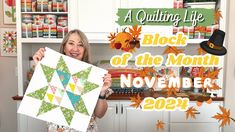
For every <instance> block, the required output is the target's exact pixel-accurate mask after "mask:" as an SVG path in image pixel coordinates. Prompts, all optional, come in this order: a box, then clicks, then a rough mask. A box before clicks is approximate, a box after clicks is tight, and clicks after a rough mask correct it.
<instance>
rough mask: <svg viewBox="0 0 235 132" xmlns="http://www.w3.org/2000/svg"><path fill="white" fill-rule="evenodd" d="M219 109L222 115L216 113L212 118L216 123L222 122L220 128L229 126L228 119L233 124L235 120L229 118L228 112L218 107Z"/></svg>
mask: <svg viewBox="0 0 235 132" xmlns="http://www.w3.org/2000/svg"><path fill="white" fill-rule="evenodd" d="M219 108H220V111H221V112H222V113H221V114H220V113H217V114H216V115H214V116H213V117H212V118H215V119H216V120H218V122H220V121H222V122H221V124H220V127H223V126H226V125H230V119H231V120H232V121H234V122H235V119H233V118H231V117H230V110H228V111H227V110H226V108H224V107H222V106H219Z"/></svg>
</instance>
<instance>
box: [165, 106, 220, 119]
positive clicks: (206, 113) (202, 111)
mask: <svg viewBox="0 0 235 132" xmlns="http://www.w3.org/2000/svg"><path fill="white" fill-rule="evenodd" d="M219 105H222V102H213V103H212V104H207V103H203V104H202V106H201V107H199V108H198V107H197V105H196V103H195V102H190V106H189V107H191V106H193V107H194V108H196V109H197V110H198V111H197V113H196V119H192V118H189V119H186V116H185V112H182V111H174V112H170V113H171V114H170V122H171V123H174V122H186V123H187V122H214V123H217V122H218V121H217V120H215V119H214V118H212V116H214V115H216V113H218V112H220V109H219Z"/></svg>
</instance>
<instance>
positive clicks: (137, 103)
mask: <svg viewBox="0 0 235 132" xmlns="http://www.w3.org/2000/svg"><path fill="white" fill-rule="evenodd" d="M130 99H131V102H134V103H133V104H131V105H130V106H132V107H135V108H136V109H137V108H138V107H140V109H141V108H142V107H141V105H140V104H141V102H142V99H141V97H140V95H139V94H137V96H136V97H130Z"/></svg>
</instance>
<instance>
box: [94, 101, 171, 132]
mask: <svg viewBox="0 0 235 132" xmlns="http://www.w3.org/2000/svg"><path fill="white" fill-rule="evenodd" d="M130 104H131V102H130V101H108V105H109V108H108V111H107V113H106V114H105V116H104V117H103V118H101V119H97V123H98V129H99V131H100V132H167V130H168V129H167V127H166V128H165V129H164V130H157V129H156V123H157V120H161V121H163V122H166V121H167V118H168V115H167V112H163V111H160V112H156V111H151V112H144V111H142V110H140V109H136V108H134V107H130Z"/></svg>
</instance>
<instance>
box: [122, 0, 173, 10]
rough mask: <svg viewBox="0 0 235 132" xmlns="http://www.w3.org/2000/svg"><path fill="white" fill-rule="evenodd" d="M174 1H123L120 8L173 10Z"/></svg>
mask: <svg viewBox="0 0 235 132" xmlns="http://www.w3.org/2000/svg"><path fill="white" fill-rule="evenodd" d="M173 2H174V0H135V1H133V0H125V1H121V7H122V8H123V7H127V8H173V4H174V3H173Z"/></svg>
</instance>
